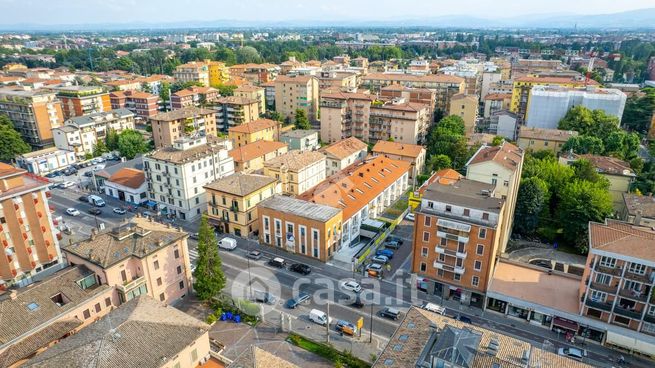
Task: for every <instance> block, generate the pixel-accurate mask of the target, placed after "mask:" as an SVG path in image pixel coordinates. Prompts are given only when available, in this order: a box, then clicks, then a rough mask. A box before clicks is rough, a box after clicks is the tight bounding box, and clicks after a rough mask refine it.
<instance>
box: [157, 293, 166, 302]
mask: <svg viewBox="0 0 655 368" xmlns="http://www.w3.org/2000/svg"><path fill="white" fill-rule="evenodd" d="M165 299H166V296H165V295H164V293H161V294H159V301H161V302H163V301H164V300H165Z"/></svg>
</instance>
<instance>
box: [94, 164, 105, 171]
mask: <svg viewBox="0 0 655 368" xmlns="http://www.w3.org/2000/svg"><path fill="white" fill-rule="evenodd" d="M105 167H106V165H105V164H100V165H95V166H94V167H93V169H92V170H93V171H100V170H104V169H105Z"/></svg>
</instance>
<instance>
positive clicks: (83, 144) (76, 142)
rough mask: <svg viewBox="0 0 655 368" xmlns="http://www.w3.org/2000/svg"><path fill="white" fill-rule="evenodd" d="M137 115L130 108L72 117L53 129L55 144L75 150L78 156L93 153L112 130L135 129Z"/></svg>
mask: <svg viewBox="0 0 655 368" xmlns="http://www.w3.org/2000/svg"><path fill="white" fill-rule="evenodd" d="M135 116H136V115H135V114H134V113H133V112H131V111H130V110H127V109H118V110H111V111H107V112H98V113H93V114H88V115H84V116H78V117H74V118H70V119H68V120H66V122H65V123H64V125H63V126H61V127H59V128H54V129H52V134H53V136H54V142H55V146H56V147H57V148H59V149H61V150H66V151H73V152H75V155H76V156H77V157H78V158H82V157H84V156H85V155H87V154H93V149H94V148H95V146H96V144H98V141H104V140H105V138H106V137H107V134H108V133H109V132H110V131H112V130H113V131H115V132H116V133H121V132H123V131H125V130H128V129H134V117H135Z"/></svg>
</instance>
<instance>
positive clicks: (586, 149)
mask: <svg viewBox="0 0 655 368" xmlns="http://www.w3.org/2000/svg"><path fill="white" fill-rule="evenodd" d="M562 151H565V152H567V151H573V152H575V153H578V154H585V153H590V154H593V155H601V154H603V152H605V145H604V144H603V141H602V140H601V139H600V138H597V137H593V136H590V135H578V136H575V137H571V138H569V139H568V140H567V141H566V143H564V145H563V146H562Z"/></svg>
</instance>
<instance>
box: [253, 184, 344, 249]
mask: <svg viewBox="0 0 655 368" xmlns="http://www.w3.org/2000/svg"><path fill="white" fill-rule="evenodd" d="M257 212H258V222H259V229H261V230H260V232H259V243H260V244H263V245H266V246H269V247H271V248H275V249H281V250H284V251H287V252H289V253H295V254H301V255H303V256H306V257H311V258H314V259H318V260H320V261H322V262H327V261H328V260H329V259H330V258H331V257H332V254H333V253H334V252H335V251H336V249H337V246H338V244H339V240H340V236H341V222H342V211H341V209H339V208H335V207H331V206H327V205H324V204H317V203H312V202H309V201H304V200H301V199H296V198H292V197H286V196H281V195H275V196H273V197H271V198H268V199H266V200H264V201H263V202H261V203H260V204H259V205H258V206H257Z"/></svg>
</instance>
